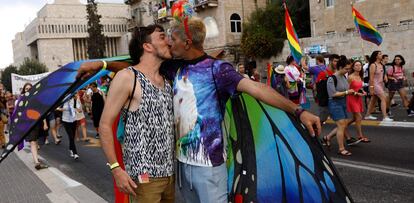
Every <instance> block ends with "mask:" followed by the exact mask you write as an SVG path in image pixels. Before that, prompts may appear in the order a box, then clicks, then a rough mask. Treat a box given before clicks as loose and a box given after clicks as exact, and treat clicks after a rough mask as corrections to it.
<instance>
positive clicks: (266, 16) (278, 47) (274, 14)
mask: <svg viewBox="0 0 414 203" xmlns="http://www.w3.org/2000/svg"><path fill="white" fill-rule="evenodd" d="M283 14H284V13H283V10H282V7H281V6H280V5H277V4H276V3H272V4H268V5H267V6H266V8H264V9H257V10H256V11H255V12H253V13H252V14H251V16H250V18H249V22H248V23H245V24H244V25H243V35H242V39H241V46H240V48H241V50H242V51H243V53H244V54H245V55H246V56H247V57H249V58H256V59H267V58H270V57H272V56H276V55H278V54H279V53H280V52H281V51H282V49H283V45H284V44H283V42H284V40H285V39H286V34H285V30H284V15H283Z"/></svg>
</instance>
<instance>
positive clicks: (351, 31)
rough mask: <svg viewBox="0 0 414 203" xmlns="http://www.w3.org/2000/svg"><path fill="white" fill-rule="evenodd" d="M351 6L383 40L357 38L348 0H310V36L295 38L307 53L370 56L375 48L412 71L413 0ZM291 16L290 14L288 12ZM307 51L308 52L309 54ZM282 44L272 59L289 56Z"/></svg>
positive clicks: (359, 0) (358, 0) (367, 0)
mask: <svg viewBox="0 0 414 203" xmlns="http://www.w3.org/2000/svg"><path fill="white" fill-rule="evenodd" d="M352 2H353V5H354V7H355V8H356V9H357V10H358V11H359V12H360V13H361V14H362V15H363V16H364V17H365V18H366V19H367V20H368V22H370V23H371V24H372V26H374V27H376V29H377V30H378V31H379V32H380V33H381V36H382V38H383V42H382V44H381V45H380V46H377V45H375V44H373V43H371V42H367V41H364V40H362V39H361V37H360V35H359V33H358V32H357V30H355V24H354V22H353V17H352V10H351V4H350V1H345V0H310V1H309V4H310V18H311V33H312V37H310V38H301V39H299V41H300V44H301V47H302V51H304V52H305V53H307V54H312V52H313V54H315V52H316V54H317V53H318V52H319V53H323V54H327V55H328V54H332V53H336V54H343V55H346V56H348V57H352V58H362V56H364V55H371V53H372V52H373V51H375V50H381V51H382V52H383V53H384V54H388V55H389V56H390V59H391V60H392V59H393V57H394V55H396V54H401V55H403V56H404V58H405V60H406V62H407V63H406V65H405V68H406V70H407V73H408V74H411V73H412V72H413V71H414V52H413V51H412V50H413V49H414V40H412V37H413V36H414V21H413V20H414V12H413V10H414V1H413V0H395V1H389V0H353V1H352ZM292 15H293V14H292ZM310 52H311V53H310ZM289 53H290V51H289V46H288V45H287V44H285V48H284V51H283V53H282V54H281V55H280V56H279V57H277V58H276V59H274V61H284V59H286V57H287V55H289Z"/></svg>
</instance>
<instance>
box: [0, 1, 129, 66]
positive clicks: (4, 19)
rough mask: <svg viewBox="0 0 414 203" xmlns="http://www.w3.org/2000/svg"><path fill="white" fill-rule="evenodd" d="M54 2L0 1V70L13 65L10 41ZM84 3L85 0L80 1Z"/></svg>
mask: <svg viewBox="0 0 414 203" xmlns="http://www.w3.org/2000/svg"><path fill="white" fill-rule="evenodd" d="M53 2H54V0H1V6H0V28H1V31H0V69H3V68H5V67H7V66H8V65H10V64H12V63H13V49H12V40H13V39H14V35H15V34H16V33H17V32H21V31H23V30H24V28H25V26H26V25H28V24H29V23H30V21H32V20H33V19H34V18H35V17H36V14H37V12H38V11H39V10H40V9H41V8H42V7H43V6H44V5H45V4H47V3H53ZM80 2H83V3H85V2H86V0H80ZM96 2H106V3H124V0H96Z"/></svg>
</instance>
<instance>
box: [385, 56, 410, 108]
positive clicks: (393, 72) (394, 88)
mask: <svg viewBox="0 0 414 203" xmlns="http://www.w3.org/2000/svg"><path fill="white" fill-rule="evenodd" d="M404 65H405V60H404V57H402V56H401V55H396V56H395V57H394V60H393V61H392V63H391V67H389V68H388V70H387V75H388V90H389V97H390V98H389V100H388V106H390V103H391V100H392V98H393V97H394V95H395V92H398V93H399V94H400V97H401V99H402V102H403V105H404V107H405V108H406V110H407V114H410V110H409V108H408V104H409V101H408V98H407V91H406V90H405V88H404V82H405V81H407V78H406V76H405V73H404V68H403V66H404Z"/></svg>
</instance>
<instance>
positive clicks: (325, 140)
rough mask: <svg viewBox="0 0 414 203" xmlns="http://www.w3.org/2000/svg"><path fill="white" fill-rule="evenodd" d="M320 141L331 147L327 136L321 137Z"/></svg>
mask: <svg viewBox="0 0 414 203" xmlns="http://www.w3.org/2000/svg"><path fill="white" fill-rule="evenodd" d="M322 142H323V144H324V145H325V146H326V147H327V148H331V141H330V140H329V139H328V137H327V136H323V137H322Z"/></svg>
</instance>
